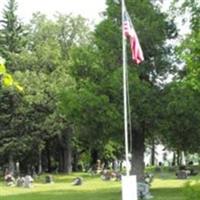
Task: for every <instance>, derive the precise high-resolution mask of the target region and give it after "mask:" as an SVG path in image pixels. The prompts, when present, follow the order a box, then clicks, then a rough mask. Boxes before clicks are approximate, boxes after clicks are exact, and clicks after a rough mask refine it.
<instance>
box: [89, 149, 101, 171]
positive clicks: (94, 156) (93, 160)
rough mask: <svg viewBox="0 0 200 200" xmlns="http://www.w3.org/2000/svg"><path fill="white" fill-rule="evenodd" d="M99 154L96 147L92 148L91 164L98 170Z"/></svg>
mask: <svg viewBox="0 0 200 200" xmlns="http://www.w3.org/2000/svg"><path fill="white" fill-rule="evenodd" d="M98 156H99V155H98V151H97V150H96V149H91V166H92V168H94V170H96V165H97V160H98Z"/></svg>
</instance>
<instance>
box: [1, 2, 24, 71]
mask: <svg viewBox="0 0 200 200" xmlns="http://www.w3.org/2000/svg"><path fill="white" fill-rule="evenodd" d="M17 8H18V6H17V3H16V1H15V0H8V3H7V5H6V6H5V8H4V10H3V19H2V20H0V27H1V29H0V55H1V56H2V57H4V58H5V59H6V60H7V62H8V63H9V64H11V61H10V60H11V55H12V54H13V53H20V52H21V51H22V49H23V48H24V46H25V44H26V40H25V37H24V36H25V28H24V26H23V24H22V22H20V20H19V19H18V17H17V14H16V12H17ZM9 64H8V65H7V66H8V68H9V70H12V71H13V70H14V69H12V67H11V66H12V65H9Z"/></svg>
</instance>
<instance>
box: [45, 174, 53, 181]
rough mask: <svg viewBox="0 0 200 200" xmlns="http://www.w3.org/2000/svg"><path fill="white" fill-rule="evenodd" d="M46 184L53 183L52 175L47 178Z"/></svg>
mask: <svg viewBox="0 0 200 200" xmlns="http://www.w3.org/2000/svg"><path fill="white" fill-rule="evenodd" d="M45 183H53V177H52V176H51V175H47V176H46V177H45Z"/></svg>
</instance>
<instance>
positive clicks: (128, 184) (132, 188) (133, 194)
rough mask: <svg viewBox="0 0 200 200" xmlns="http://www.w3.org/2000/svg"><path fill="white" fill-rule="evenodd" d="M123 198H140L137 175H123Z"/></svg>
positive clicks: (129, 199) (126, 199)
mask: <svg viewBox="0 0 200 200" xmlns="http://www.w3.org/2000/svg"><path fill="white" fill-rule="evenodd" d="M122 200H138V197H137V179H136V176H134V175H133V176H132V175H131V176H122Z"/></svg>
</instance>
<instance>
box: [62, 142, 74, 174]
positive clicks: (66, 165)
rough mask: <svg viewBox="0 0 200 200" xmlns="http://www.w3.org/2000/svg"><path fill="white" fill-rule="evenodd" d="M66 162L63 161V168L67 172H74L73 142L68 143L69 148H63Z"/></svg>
mask: <svg viewBox="0 0 200 200" xmlns="http://www.w3.org/2000/svg"><path fill="white" fill-rule="evenodd" d="M63 156H64V162H63V170H64V172H66V173H68V174H69V173H71V172H72V151H71V144H70V143H68V145H67V148H66V149H64V150H63Z"/></svg>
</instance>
